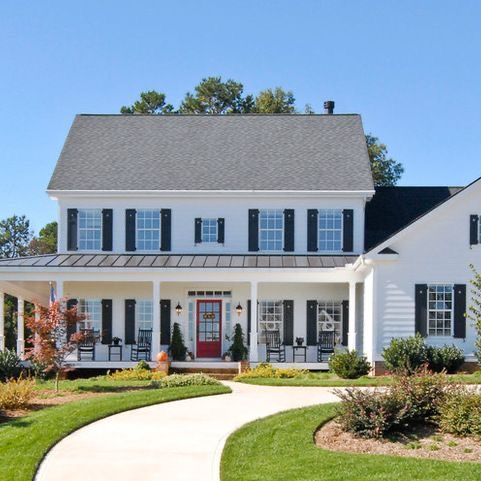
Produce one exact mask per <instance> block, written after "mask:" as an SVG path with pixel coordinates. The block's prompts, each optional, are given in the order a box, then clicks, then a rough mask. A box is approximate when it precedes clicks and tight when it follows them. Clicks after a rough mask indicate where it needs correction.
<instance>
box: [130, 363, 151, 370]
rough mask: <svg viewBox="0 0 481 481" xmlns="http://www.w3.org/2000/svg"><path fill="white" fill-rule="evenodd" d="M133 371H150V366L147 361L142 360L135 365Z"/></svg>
mask: <svg viewBox="0 0 481 481" xmlns="http://www.w3.org/2000/svg"><path fill="white" fill-rule="evenodd" d="M134 369H136V370H138V371H142V370H144V371H150V365H149V363H148V362H147V361H144V360H142V361H139V362H138V363H137V364H136V365H135V367H134Z"/></svg>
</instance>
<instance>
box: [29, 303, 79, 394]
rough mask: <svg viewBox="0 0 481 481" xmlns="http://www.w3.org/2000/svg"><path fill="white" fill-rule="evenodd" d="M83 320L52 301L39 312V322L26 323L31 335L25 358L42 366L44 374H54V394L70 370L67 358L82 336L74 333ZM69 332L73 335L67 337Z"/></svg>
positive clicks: (62, 304) (33, 318)
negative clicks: (63, 375) (62, 375)
mask: <svg viewBox="0 0 481 481" xmlns="http://www.w3.org/2000/svg"><path fill="white" fill-rule="evenodd" d="M83 319H85V317H83V316H81V315H79V314H78V313H77V307H72V308H71V309H67V308H66V307H65V302H63V301H55V302H53V303H52V304H51V305H50V306H49V307H48V308H46V307H40V308H39V312H38V319H35V316H31V317H29V318H27V320H26V325H27V327H28V328H29V329H30V332H32V336H31V337H30V339H29V341H30V343H31V346H32V347H30V348H29V349H28V350H27V352H26V355H25V358H26V359H30V360H31V361H32V362H35V363H36V364H37V365H39V366H41V368H42V369H43V370H44V372H50V373H54V375H55V391H57V392H58V381H59V379H60V375H61V374H62V373H64V372H66V371H68V370H69V369H71V367H70V366H69V364H68V362H67V358H68V356H69V355H70V354H71V353H72V352H73V351H74V350H75V349H76V347H77V344H78V343H79V342H80V341H81V340H82V338H83V336H84V334H82V333H80V332H77V329H76V326H77V324H78V323H79V322H80V321H82V320H83ZM71 331H73V332H74V333H73V334H71V335H69V333H70V332H71ZM67 336H68V337H67Z"/></svg>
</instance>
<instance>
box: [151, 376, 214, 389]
mask: <svg viewBox="0 0 481 481" xmlns="http://www.w3.org/2000/svg"><path fill="white" fill-rule="evenodd" d="M219 384H220V382H219V381H218V380H217V379H214V378H213V377H210V376H207V375H206V374H202V373H196V374H171V375H170V376H167V377H164V378H163V379H161V380H160V381H156V382H155V383H153V385H154V386H155V387H157V388H167V387H186V386H215V385H219Z"/></svg>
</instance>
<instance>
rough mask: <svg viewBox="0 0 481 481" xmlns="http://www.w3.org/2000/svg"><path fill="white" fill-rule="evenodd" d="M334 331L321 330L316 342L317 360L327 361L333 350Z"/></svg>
mask: <svg viewBox="0 0 481 481" xmlns="http://www.w3.org/2000/svg"><path fill="white" fill-rule="evenodd" d="M334 342H335V332H334V331H321V332H320V333H319V341H318V343H317V362H322V361H328V360H329V356H330V355H331V354H332V353H333V352H334Z"/></svg>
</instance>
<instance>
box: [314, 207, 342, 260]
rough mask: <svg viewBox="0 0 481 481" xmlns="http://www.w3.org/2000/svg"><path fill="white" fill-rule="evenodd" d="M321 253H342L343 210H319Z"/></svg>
mask: <svg viewBox="0 0 481 481" xmlns="http://www.w3.org/2000/svg"><path fill="white" fill-rule="evenodd" d="M319 251H321V252H340V251H342V210H341V209H320V210H319Z"/></svg>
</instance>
